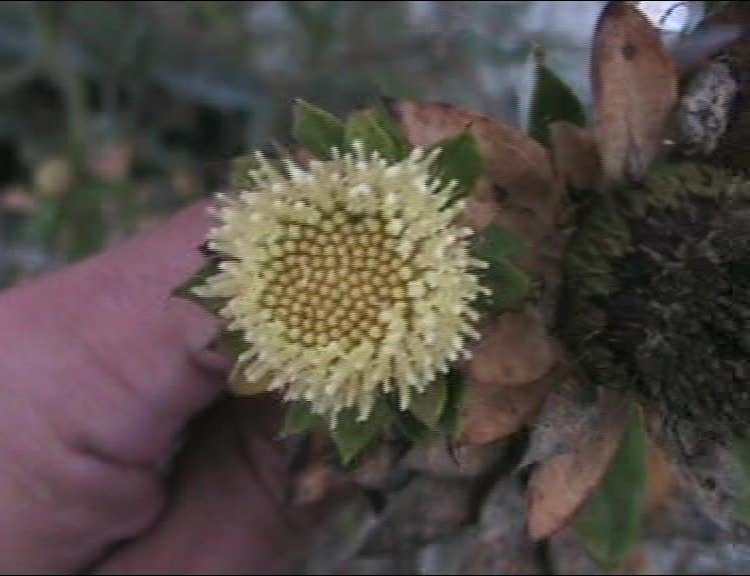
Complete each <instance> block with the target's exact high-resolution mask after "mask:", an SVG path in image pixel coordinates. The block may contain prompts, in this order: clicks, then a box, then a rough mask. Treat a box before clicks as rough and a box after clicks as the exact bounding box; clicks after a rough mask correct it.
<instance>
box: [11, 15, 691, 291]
mask: <svg viewBox="0 0 750 576" xmlns="http://www.w3.org/2000/svg"><path fill="white" fill-rule="evenodd" d="M642 4H644V5H652V7H656V9H657V12H658V11H659V10H661V13H662V14H663V13H664V7H663V6H661V5H674V4H679V5H685V4H688V3H684V2H682V3H674V2H666V3H665V2H645V3H642ZM692 4H702V3H692ZM602 5H603V2H2V3H0V288H1V287H4V286H8V285H10V284H13V283H15V282H17V281H18V280H20V279H22V278H24V277H27V276H29V275H33V274H37V273H39V272H41V271H44V270H48V269H51V268H54V267H56V266H60V265H62V264H64V263H66V262H69V261H73V260H75V259H78V258H82V257H85V256H86V255H89V254H92V253H95V252H97V251H99V250H100V249H101V248H102V247H103V246H105V245H107V244H108V243H111V242H113V241H116V240H117V239H119V238H122V237H124V236H126V235H129V234H131V233H133V232H134V231H136V230H138V229H140V228H142V227H144V226H148V225H149V224H151V223H153V222H154V221H156V220H158V219H159V218H162V217H164V216H165V215H168V214H170V213H172V212H174V211H175V210H177V209H178V208H179V207H180V206H181V205H184V204H185V203H188V202H191V201H192V200H194V199H196V198H197V197H200V196H203V195H206V194H210V193H211V192H212V191H215V190H216V189H217V188H219V187H221V186H222V185H223V184H224V183H225V182H226V176H227V173H228V163H229V161H230V159H231V158H232V157H233V156H235V155H237V154H240V153H242V152H243V151H246V150H248V149H250V148H254V147H260V146H265V145H268V144H269V143H273V142H274V141H275V142H281V143H283V142H285V141H286V140H288V133H289V122H290V103H291V101H292V99H293V98H295V97H302V98H304V99H307V100H309V101H311V102H313V103H315V104H318V105H320V106H323V107H325V108H327V109H329V110H332V111H334V112H336V113H341V114H343V113H346V112H347V111H350V110H351V109H352V108H354V107H357V106H361V105H367V104H372V103H373V102H375V101H376V100H377V98H379V97H380V96H391V97H397V98H399V97H401V98H419V99H426V100H439V101H445V102H449V103H452V104H455V105H458V106H461V107H466V108H469V109H473V110H477V111H481V112H484V113H486V114H489V115H492V116H495V117H497V118H500V119H503V120H505V121H506V122H509V123H511V124H515V125H517V124H518V123H519V119H520V114H521V113H522V112H523V106H522V105H520V103H521V102H523V95H524V91H525V90H526V89H527V86H526V83H525V81H524V69H525V63H526V62H527V59H528V57H529V52H530V49H531V48H532V47H533V46H534V45H535V44H541V45H542V46H544V47H545V48H546V49H547V55H548V63H549V64H550V66H551V67H552V68H553V69H554V70H555V71H556V72H557V73H558V74H559V75H560V76H561V77H562V78H563V79H564V80H566V81H567V82H568V83H570V84H571V85H572V87H573V88H574V89H575V90H576V91H577V92H578V94H579V95H580V96H581V98H582V100H583V101H584V102H586V103H589V102H590V95H589V87H588V57H589V56H588V49H589V42H590V37H591V33H592V30H593V26H594V23H595V20H596V17H597V15H598V12H599V11H600V9H601V7H602ZM659 6H661V7H659ZM672 8H673V13H670V15H669V18H671V19H672V20H674V18H675V15H674V14H675V13H676V12H674V6H673V7H672ZM678 8H679V7H678ZM677 12H679V9H678V10H677ZM678 16H679V14H678ZM669 18H667V20H668V19H669ZM680 18H681V16H680ZM680 21H682V20H680Z"/></svg>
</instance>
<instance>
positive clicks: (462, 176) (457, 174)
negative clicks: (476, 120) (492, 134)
mask: <svg viewBox="0 0 750 576" xmlns="http://www.w3.org/2000/svg"><path fill="white" fill-rule="evenodd" d="M436 147H439V148H440V150H441V152H440V156H438V159H437V161H436V162H435V169H436V171H437V176H438V178H440V179H441V180H443V182H445V183H446V184H447V183H448V182H450V181H451V180H455V181H456V182H457V183H458V187H457V188H456V190H455V192H454V198H463V197H465V196H468V195H469V194H470V193H471V191H472V190H473V189H474V185H475V184H476V183H477V181H478V180H479V178H480V177H481V176H482V171H483V170H484V159H483V158H482V154H481V152H480V151H479V146H478V144H477V141H476V138H474V135H473V134H472V133H471V132H468V131H466V132H463V133H461V134H459V135H457V136H453V137H452V138H447V139H445V140H443V141H442V142H439V143H438V144H437V145H436Z"/></svg>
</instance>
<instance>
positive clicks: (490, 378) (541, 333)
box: [466, 312, 559, 387]
mask: <svg viewBox="0 0 750 576" xmlns="http://www.w3.org/2000/svg"><path fill="white" fill-rule="evenodd" d="M558 357H559V355H558V346H557V344H556V343H555V341H554V340H553V339H552V338H550V337H549V336H548V335H547V331H546V329H545V327H544V325H543V323H542V321H541V320H540V319H539V318H538V317H537V316H534V315H532V314H530V313H528V312H514V313H506V314H503V315H502V316H500V317H498V318H497V319H496V320H495V321H494V322H493V323H492V324H490V325H489V326H487V327H486V328H485V329H484V330H483V333H482V338H481V339H480V341H479V343H478V344H477V346H476V347H475V348H474V349H473V350H472V358H471V360H469V361H468V362H467V364H466V373H467V375H468V376H469V378H470V379H471V381H472V382H474V384H475V385H479V386H486V387H492V386H522V385H524V384H529V383H531V382H534V381H535V380H538V379H539V378H541V377H542V376H544V375H545V374H547V373H548V372H549V371H550V370H551V369H552V367H553V366H554V365H555V364H556V363H557V361H558Z"/></svg>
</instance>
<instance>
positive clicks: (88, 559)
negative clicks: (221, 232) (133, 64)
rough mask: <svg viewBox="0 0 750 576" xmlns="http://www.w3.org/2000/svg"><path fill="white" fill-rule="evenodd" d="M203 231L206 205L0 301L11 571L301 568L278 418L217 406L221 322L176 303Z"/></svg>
mask: <svg viewBox="0 0 750 576" xmlns="http://www.w3.org/2000/svg"><path fill="white" fill-rule="evenodd" d="M208 225H209V224H208V221H207V218H206V216H205V205H203V204H200V205H197V206H194V207H192V208H189V209H187V210H185V211H183V212H182V213H180V214H178V215H177V216H175V217H174V218H172V219H171V220H170V221H168V222H167V223H165V224H163V225H161V226H159V227H157V228H156V229H154V230H152V231H150V232H148V233H146V234H144V235H142V236H140V237H138V238H136V239H134V240H131V241H129V242H126V243H124V244H123V245H121V246H119V247H116V248H115V249H113V250H110V251H109V252H107V253H105V254H103V255H101V256H98V257H96V258H93V259H91V260H88V261H86V262H83V263H81V264H79V265H76V266H74V267H71V268H69V269H66V270H63V271H61V272H57V273H53V274H50V275H48V276H46V277H43V278H41V279H39V280H35V281H31V282H29V283H27V284H24V285H22V286H20V287H17V288H15V289H12V290H9V291H6V292H4V293H2V294H0V350H1V351H2V352H0V469H2V470H3V473H2V474H1V475H0V511H1V513H0V571H2V572H10V571H12V572H18V571H21V572H26V573H43V572H80V571H84V570H89V571H97V572H131V573H132V572H149V573H154V572H163V573H180V572H182V573H184V572H193V573H195V572H203V573H205V572H222V573H227V572H249V571H261V570H262V571H269V570H270V571H280V570H285V569H287V568H291V567H292V564H293V562H294V560H295V558H294V553H293V550H294V548H295V546H294V545H293V543H295V542H301V541H302V540H304V533H305V530H304V528H305V518H304V515H303V514H302V512H301V511H300V512H297V513H289V511H288V510H286V506H285V499H284V498H285V494H286V487H287V484H288V477H287V474H286V465H285V460H284V454H283V449H282V446H281V445H280V444H278V443H277V442H275V441H274V434H275V433H276V424H277V417H278V411H279V408H278V406H277V405H275V404H274V403H273V402H272V401H270V400H268V399H244V400H238V399H234V400H226V399H221V398H220V397H221V394H222V388H223V384H224V382H225V372H224V371H225V369H226V368H227V366H226V361H223V360H222V359H221V358H220V357H218V356H217V355H214V354H212V353H210V352H207V351H206V345H207V344H208V343H209V342H210V340H211V339H212V338H213V336H214V333H215V330H216V326H215V323H214V321H213V320H212V319H211V318H210V317H209V316H208V315H206V314H205V313H204V312H203V311H202V310H200V309H199V308H198V307H197V306H195V305H194V304H192V303H190V302H187V301H183V300H179V299H174V298H170V293H171V291H172V290H173V289H174V288H175V287H176V286H178V285H180V284H181V283H182V282H183V281H184V280H185V279H186V278H187V277H189V276H190V275H191V274H192V273H193V272H194V271H195V270H197V269H198V268H199V266H200V265H201V256H200V254H199V253H198V252H197V250H196V247H197V246H198V245H199V244H200V243H201V242H202V239H203V238H204V237H205V234H206V232H207V229H208ZM209 406H210V409H208V410H206V409H207V408H208V407H209ZM201 412H203V414H202V415H201V416H200V417H198V418H197V419H194V417H195V416H196V415H197V414H199V413H201ZM182 439H184V443H183V442H182ZM178 445H183V448H182V449H180V450H179V453H178V455H177V457H176V458H175V459H174V462H172V455H173V454H174V453H175V451H176V448H177V447H178Z"/></svg>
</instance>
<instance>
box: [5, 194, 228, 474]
mask: <svg viewBox="0 0 750 576" xmlns="http://www.w3.org/2000/svg"><path fill="white" fill-rule="evenodd" d="M208 228H209V221H208V217H207V214H206V204H205V203H199V204H197V205H195V206H192V207H191V208H188V209H186V210H184V211H182V212H181V213H179V214H178V215H176V216H175V217H173V218H171V219H170V220H168V221H167V222H165V223H163V224H161V225H159V226H157V227H155V228H153V229H152V230H151V231H149V232H146V233H145V234H142V235H140V236H138V237H136V238H134V239H133V240H130V241H128V242H126V243H124V244H122V245H120V246H118V247H116V248H114V249H112V250H110V251H109V252H106V253H104V254H102V255H100V256H98V257H95V258H93V259H91V260H88V261H85V262H83V263H81V264H79V265H77V266H74V267H71V268H69V269H67V270H64V271H61V272H59V273H55V274H51V275H49V276H46V277H44V278H42V279H40V280H37V281H34V282H31V283H29V284H27V285H24V286H21V287H19V288H17V289H15V290H12V291H10V292H7V293H4V294H3V295H2V298H1V299H0V325H1V326H3V331H2V334H0V340H2V341H3V343H5V342H7V346H4V350H5V351H6V352H9V353H12V354H13V355H14V365H15V366H18V367H19V377H18V378H16V380H17V381H18V382H21V383H22V381H23V380H24V378H23V377H22V373H23V372H24V370H25V371H26V372H34V374H33V377H31V376H30V377H29V378H26V379H27V380H31V381H30V382H26V383H22V384H21V385H23V386H27V388H26V389H24V390H23V393H24V394H25V395H27V396H29V395H31V396H34V397H35V403H36V404H38V405H40V410H42V411H45V410H48V411H49V416H50V417H51V418H53V419H55V420H56V421H57V422H56V425H57V428H58V429H60V430H62V431H63V435H66V434H67V435H68V436H70V437H74V441H75V442H82V443H93V444H94V446H93V448H94V449H95V450H98V451H101V452H104V453H107V454H113V455H115V456H117V457H118V458H120V459H123V460H125V461H127V462H129V463H147V464H151V463H153V461H155V460H158V459H160V458H162V457H163V456H164V455H165V454H167V453H168V452H169V450H170V447H171V443H172V441H173V439H174V437H175V435H176V434H177V433H178V432H179V431H180V430H181V428H182V427H183V426H184V424H185V423H186V422H187V420H188V419H189V418H190V417H191V416H192V415H193V414H195V413H196V412H197V411H198V410H200V409H202V408H203V407H205V406H207V405H208V404H209V403H210V402H211V401H212V400H213V399H214V398H215V397H216V396H217V394H219V392H220V391H221V389H222V387H223V384H224V379H223V378H222V377H221V376H219V375H217V368H221V367H220V366H217V365H216V363H213V364H211V363H207V362H205V358H206V357H205V356H204V355H203V354H202V352H201V351H202V350H203V349H204V348H205V347H206V345H207V344H208V343H209V342H210V341H211V339H212V338H213V337H214V334H215V331H216V323H215V321H214V320H213V319H212V318H211V317H209V316H208V315H207V314H206V313H204V312H203V311H202V310H201V309H200V308H199V307H198V306H196V305H194V304H192V303H190V302H186V301H182V300H178V299H174V298H171V296H170V295H171V292H172V291H173V290H174V288H175V287H176V286H178V285H180V284H181V283H183V282H184V281H185V280H186V279H187V278H188V277H189V276H190V275H191V274H193V273H194V272H195V271H196V270H197V269H198V268H199V267H200V266H201V265H202V256H201V254H200V253H199V251H198V247H199V245H200V244H201V243H202V242H203V239H204V238H205V236H206V233H207V230H208ZM41 360H43V362H41ZM29 366H31V367H33V370H31V369H29Z"/></svg>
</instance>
